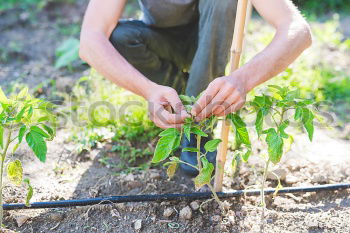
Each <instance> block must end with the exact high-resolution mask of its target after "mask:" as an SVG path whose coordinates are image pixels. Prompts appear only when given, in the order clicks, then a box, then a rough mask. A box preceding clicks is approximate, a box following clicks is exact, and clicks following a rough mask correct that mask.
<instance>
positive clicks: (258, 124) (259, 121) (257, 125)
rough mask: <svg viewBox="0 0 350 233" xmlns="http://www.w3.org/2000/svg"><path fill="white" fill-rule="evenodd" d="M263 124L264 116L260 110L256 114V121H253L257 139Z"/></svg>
mask: <svg viewBox="0 0 350 233" xmlns="http://www.w3.org/2000/svg"><path fill="white" fill-rule="evenodd" d="M263 123H264V116H263V111H262V110H261V109H260V110H259V111H258V112H257V114H256V120H255V129H256V132H257V133H258V137H260V135H261V132H262V129H263Z"/></svg>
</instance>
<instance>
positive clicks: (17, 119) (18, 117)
mask: <svg viewBox="0 0 350 233" xmlns="http://www.w3.org/2000/svg"><path fill="white" fill-rule="evenodd" d="M27 107H28V106H24V107H23V108H22V109H21V111H20V112H19V113H18V114H17V116H16V121H17V122H19V121H20V120H21V119H22V117H23V115H24V113H25V111H26V110H27Z"/></svg>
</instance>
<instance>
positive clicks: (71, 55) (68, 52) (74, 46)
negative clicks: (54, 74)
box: [55, 38, 79, 69]
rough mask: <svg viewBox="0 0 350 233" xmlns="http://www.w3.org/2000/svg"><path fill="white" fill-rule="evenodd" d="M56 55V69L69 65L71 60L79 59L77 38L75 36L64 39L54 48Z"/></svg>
mask: <svg viewBox="0 0 350 233" xmlns="http://www.w3.org/2000/svg"><path fill="white" fill-rule="evenodd" d="M56 57H57V59H56V62H55V68H56V69H59V68H61V67H64V66H68V65H71V63H72V62H74V61H75V60H77V59H79V40H77V39H75V38H69V39H68V40H65V41H64V42H63V43H62V44H61V45H60V46H59V47H58V48H57V49H56Z"/></svg>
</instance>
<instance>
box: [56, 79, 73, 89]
mask: <svg viewBox="0 0 350 233" xmlns="http://www.w3.org/2000/svg"><path fill="white" fill-rule="evenodd" d="M74 83H75V80H74V79H72V78H68V77H60V78H58V79H57V80H56V88H57V90H58V91H60V92H69V91H71V90H72V87H73V86H74Z"/></svg>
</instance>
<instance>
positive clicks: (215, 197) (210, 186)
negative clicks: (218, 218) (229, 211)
mask: <svg viewBox="0 0 350 233" xmlns="http://www.w3.org/2000/svg"><path fill="white" fill-rule="evenodd" d="M208 187H209V189H210V191H211V192H212V193H213V196H214V199H215V201H216V202H217V203H218V205H219V207H220V209H221V210H222V211H224V210H225V209H224V207H223V206H222V204H221V201H220V199H219V197H218V195H217V194H216V192H215V190H214V188H213V186H212V185H211V184H210V183H209V184H208Z"/></svg>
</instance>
